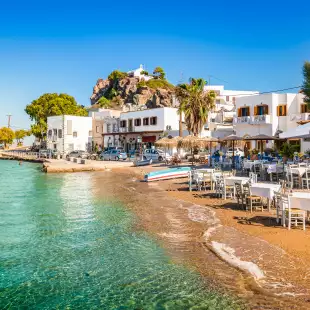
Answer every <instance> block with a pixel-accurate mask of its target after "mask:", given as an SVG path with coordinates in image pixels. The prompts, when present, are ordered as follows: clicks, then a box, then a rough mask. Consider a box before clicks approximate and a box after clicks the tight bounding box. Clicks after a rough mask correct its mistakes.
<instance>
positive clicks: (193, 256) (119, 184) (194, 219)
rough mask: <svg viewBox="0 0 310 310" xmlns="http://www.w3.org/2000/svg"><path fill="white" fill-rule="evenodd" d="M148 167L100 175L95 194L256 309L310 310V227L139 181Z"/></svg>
mask: <svg viewBox="0 0 310 310" xmlns="http://www.w3.org/2000/svg"><path fill="white" fill-rule="evenodd" d="M148 169H150V168H148ZM145 170H146V169H145V168H143V169H142V168H138V167H137V168H130V169H116V170H114V171H107V172H103V173H95V174H94V183H95V184H94V188H95V191H97V194H98V195H103V197H105V198H106V197H107V193H108V194H110V195H111V196H113V197H118V198H119V199H120V200H121V201H122V202H123V203H124V204H125V205H126V206H127V207H128V208H130V209H131V210H133V211H134V212H135V214H136V215H137V216H138V222H137V225H136V229H143V230H145V231H148V232H149V233H151V234H152V235H153V236H154V237H155V238H157V239H158V241H159V242H160V243H161V244H162V245H163V246H164V247H165V249H166V250H167V253H168V254H169V255H170V256H171V257H172V259H173V260H174V261H175V262H177V263H181V264H185V265H186V266H188V268H194V269H195V270H197V271H198V272H199V273H200V274H201V275H202V276H203V277H204V279H205V280H206V281H207V283H208V285H212V286H215V287H216V288H217V289H218V290H223V291H226V292H229V293H232V294H233V295H235V296H239V297H240V298H242V299H244V300H245V301H246V302H247V303H249V305H250V306H249V307H250V308H252V309H309V308H310V302H309V301H310V281H309V276H310V263H308V262H309V257H310V251H309V244H310V243H309V241H310V234H309V231H310V227H308V231H306V232H303V231H300V230H292V231H287V230H286V229H284V228H281V227H279V226H275V220H274V219H270V214H269V213H267V212H263V213H262V212H258V213H253V214H251V215H249V213H245V212H243V211H240V210H238V209H237V207H236V204H235V203H234V202H232V201H229V200H227V201H224V200H221V199H214V198H211V197H210V196H209V195H207V194H204V193H198V192H192V193H190V192H188V191H187V190H186V187H187V184H186V180H184V179H179V180H171V181H161V182H156V183H144V182H140V180H141V179H142V177H143V175H144V173H145ZM151 170H154V168H151Z"/></svg>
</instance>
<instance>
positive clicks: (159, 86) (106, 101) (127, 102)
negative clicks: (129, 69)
mask: <svg viewBox="0 0 310 310" xmlns="http://www.w3.org/2000/svg"><path fill="white" fill-rule="evenodd" d="M115 72H116V71H113V72H112V73H111V74H110V75H109V78H108V79H106V80H103V79H99V80H98V81H97V83H96V85H95V86H94V88H93V94H92V96H91V97H90V100H91V104H92V105H94V104H98V105H99V106H102V107H113V108H119V109H122V108H123V107H126V106H145V107H146V108H148V109H151V108H159V107H173V106H175V105H176V103H175V96H174V86H173V85H172V84H170V83H169V82H168V81H167V80H165V79H160V78H151V79H149V80H147V81H146V80H144V79H143V77H142V78H141V77H132V76H128V74H126V73H123V72H119V71H117V73H115Z"/></svg>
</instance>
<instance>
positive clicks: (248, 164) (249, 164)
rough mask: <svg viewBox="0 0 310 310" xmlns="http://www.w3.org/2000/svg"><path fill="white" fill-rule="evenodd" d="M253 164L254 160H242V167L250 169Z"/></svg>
mask: <svg viewBox="0 0 310 310" xmlns="http://www.w3.org/2000/svg"><path fill="white" fill-rule="evenodd" d="M253 166H254V161H244V162H243V167H244V169H252V167H253Z"/></svg>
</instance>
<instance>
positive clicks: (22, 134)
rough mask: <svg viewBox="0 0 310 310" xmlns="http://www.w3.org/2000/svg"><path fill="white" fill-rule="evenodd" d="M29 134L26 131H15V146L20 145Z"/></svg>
mask: <svg viewBox="0 0 310 310" xmlns="http://www.w3.org/2000/svg"><path fill="white" fill-rule="evenodd" d="M29 133H30V132H29V131H28V130H24V129H20V130H16V131H15V139H16V141H17V144H18V145H22V144H23V140H24V138H25V137H27V136H29Z"/></svg>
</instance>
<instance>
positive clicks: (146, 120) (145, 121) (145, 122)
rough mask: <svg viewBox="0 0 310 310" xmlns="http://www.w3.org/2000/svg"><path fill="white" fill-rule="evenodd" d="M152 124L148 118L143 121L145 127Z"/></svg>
mask: <svg viewBox="0 0 310 310" xmlns="http://www.w3.org/2000/svg"><path fill="white" fill-rule="evenodd" d="M149 122H150V119H149V118H148V117H146V118H144V119H143V126H148V125H149Z"/></svg>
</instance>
